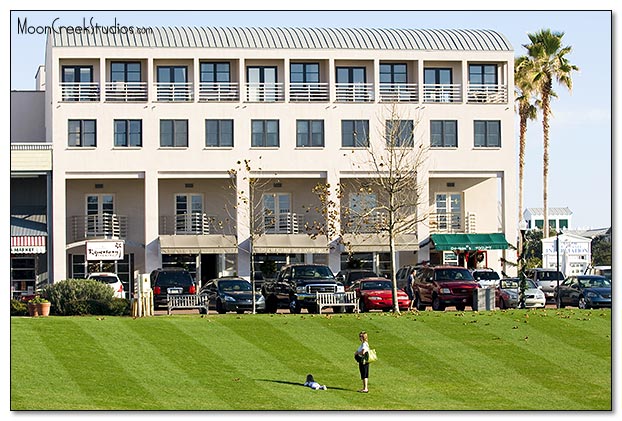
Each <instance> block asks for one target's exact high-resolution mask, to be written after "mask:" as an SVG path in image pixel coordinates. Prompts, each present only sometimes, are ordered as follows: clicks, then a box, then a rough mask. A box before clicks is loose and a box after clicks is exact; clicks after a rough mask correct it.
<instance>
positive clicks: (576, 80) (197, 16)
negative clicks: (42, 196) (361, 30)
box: [5, 0, 613, 229]
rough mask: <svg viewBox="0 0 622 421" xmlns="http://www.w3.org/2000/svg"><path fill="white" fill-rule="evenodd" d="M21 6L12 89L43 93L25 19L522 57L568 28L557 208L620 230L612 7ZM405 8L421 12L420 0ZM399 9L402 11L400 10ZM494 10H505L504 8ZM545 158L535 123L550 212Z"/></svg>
mask: <svg viewBox="0 0 622 421" xmlns="http://www.w3.org/2000/svg"><path fill="white" fill-rule="evenodd" d="M14 3H15V5H14V6H13V7H12V10H11V13H10V15H11V27H10V61H11V65H10V89H11V90H31V89H34V86H35V80H34V76H35V73H36V71H37V68H38V66H39V65H40V64H43V63H44V54H45V35H37V34H19V33H18V31H17V21H18V18H19V19H20V20H21V22H23V21H24V20H27V22H28V25H29V26H31V25H32V26H49V25H52V22H54V24H55V25H56V26H60V25H68V26H79V25H82V24H83V23H84V22H87V24H88V23H89V22H91V23H97V24H100V25H111V26H114V25H116V24H119V25H125V26H130V25H133V26H255V27H262V26H263V27H266V26H281V27H283V26H311V27H347V26H351V27H384V28H419V29H458V28H460V29H493V30H497V31H499V32H501V33H502V34H503V35H505V37H506V38H507V39H508V40H509V41H510V43H511V44H512V46H513V48H514V52H515V56H519V55H523V54H525V53H526V49H525V48H524V47H523V45H524V44H527V43H528V42H529V39H528V37H527V34H528V33H534V32H536V31H538V30H540V29H543V28H549V29H551V30H553V31H561V32H564V36H563V45H565V46H572V52H571V53H570V54H569V55H568V56H567V57H568V59H569V61H570V62H571V63H573V64H575V65H577V66H578V67H579V69H580V71H579V72H577V73H575V74H573V76H572V79H573V89H572V93H570V92H568V91H567V90H566V89H565V88H564V87H561V86H556V87H555V90H556V92H557V94H558V98H556V99H554V100H553V101H552V111H553V117H552V119H551V124H550V164H549V178H548V183H549V188H548V206H549V208H552V207H568V208H570V210H571V211H572V212H573V216H572V226H573V228H575V229H580V228H606V227H609V226H611V223H612V218H611V216H612V172H611V170H612V160H613V159H612V144H611V142H612V116H611V111H612V103H611V95H612V92H613V91H612V79H611V69H612V62H611V60H612V28H611V25H612V11H611V9H612V8H613V2H605V1H598V0H596V1H594V2H591V3H593V6H594V7H596V8H598V9H600V10H596V9H594V10H553V11H551V10H550V11H544V10H535V9H532V10H489V9H486V8H485V3H482V2H480V3H479V4H480V7H481V9H480V10H457V9H458V7H456V9H454V10H449V9H446V10H435V11H424V10H374V11H366V10H326V9H324V10H315V11H311V10H306V11H298V10H290V11H283V10H269V11H268V10H248V9H250V8H251V7H256V5H249V6H248V7H246V9H247V10H229V11H216V10H212V11H187V10H180V11H171V10H168V11H144V10H142V11H121V10H115V11H95V10H88V11H49V10H48V11H38V10H20V9H18V8H22V7H25V5H24V4H21V3H19V2H14ZM234 3H235V2H233V3H232V4H234ZM321 3H322V2H320V4H321ZM346 3H347V2H346ZM327 4H329V3H328V2H327ZM405 4H409V5H411V7H412V3H405ZM449 4H451V3H449ZM477 4H478V3H476V5H477ZM241 5H242V6H243V4H241ZM112 6H114V2H113V4H112ZM393 6H395V7H393V9H400V7H399V6H400V5H399V4H395V5H393ZM491 6H493V7H495V6H496V7H498V5H495V3H491ZM527 6H529V4H527ZM26 7H28V6H26ZM109 7H110V5H109ZM42 8H43V7H40V9H42ZM244 8H245V7H242V9H244ZM5 32H6V31H5ZM516 120H517V123H516V139H518V118H517V119H516ZM516 144H517V145H518V141H517V142H516ZM517 148H518V146H517ZM542 154H543V150H542V124H541V121H540V120H538V121H535V122H530V124H529V126H528V130H527V149H526V155H525V191H524V202H523V203H524V207H525V208H528V207H542V206H543V198H542V196H543V191H542V184H543V180H542V179H543V177H542ZM517 172H518V170H517Z"/></svg>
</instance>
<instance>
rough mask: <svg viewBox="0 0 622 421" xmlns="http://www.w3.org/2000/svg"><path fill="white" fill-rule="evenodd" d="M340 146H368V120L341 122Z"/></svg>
mask: <svg viewBox="0 0 622 421" xmlns="http://www.w3.org/2000/svg"><path fill="white" fill-rule="evenodd" d="M341 146H342V147H344V148H366V147H368V146H369V120H341Z"/></svg>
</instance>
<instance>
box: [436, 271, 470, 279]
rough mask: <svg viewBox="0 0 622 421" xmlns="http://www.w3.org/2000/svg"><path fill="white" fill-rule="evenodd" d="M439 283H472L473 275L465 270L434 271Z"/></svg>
mask: <svg viewBox="0 0 622 421" xmlns="http://www.w3.org/2000/svg"><path fill="white" fill-rule="evenodd" d="M435 273H436V279H437V280H439V281H473V280H474V279H473V275H471V272H469V271H468V270H467V269H458V268H457V269H439V270H437V271H435Z"/></svg>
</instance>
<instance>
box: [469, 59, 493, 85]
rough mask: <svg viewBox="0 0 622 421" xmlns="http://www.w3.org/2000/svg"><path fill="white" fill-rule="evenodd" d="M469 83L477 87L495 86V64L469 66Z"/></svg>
mask: <svg viewBox="0 0 622 421" xmlns="http://www.w3.org/2000/svg"><path fill="white" fill-rule="evenodd" d="M469 83H471V84H477V85H496V84H497V65H496V64H470V65H469Z"/></svg>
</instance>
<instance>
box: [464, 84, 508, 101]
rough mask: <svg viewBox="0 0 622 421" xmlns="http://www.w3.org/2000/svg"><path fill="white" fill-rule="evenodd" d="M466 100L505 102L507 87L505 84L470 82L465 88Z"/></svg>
mask: <svg viewBox="0 0 622 421" xmlns="http://www.w3.org/2000/svg"><path fill="white" fill-rule="evenodd" d="M467 102H469V103H482V102H483V103H488V104H506V103H507V102H508V88H507V86H505V85H487V84H475V83H471V84H469V86H468V88H467Z"/></svg>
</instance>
